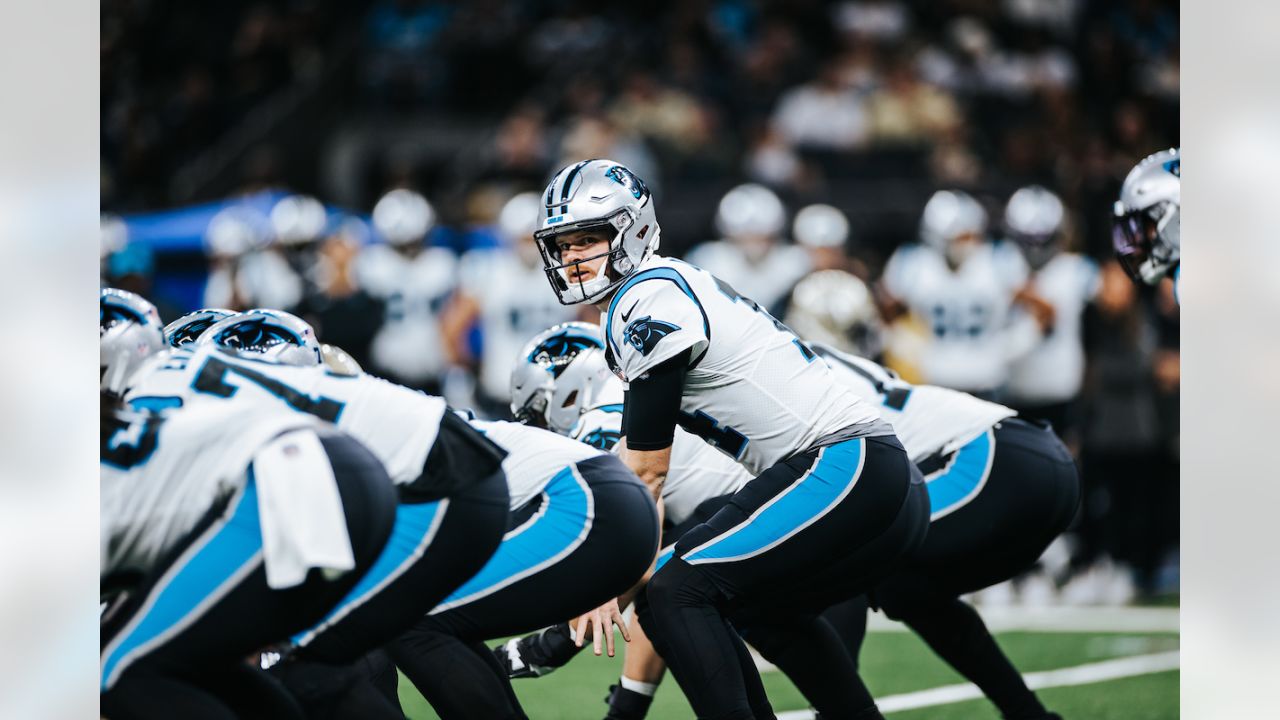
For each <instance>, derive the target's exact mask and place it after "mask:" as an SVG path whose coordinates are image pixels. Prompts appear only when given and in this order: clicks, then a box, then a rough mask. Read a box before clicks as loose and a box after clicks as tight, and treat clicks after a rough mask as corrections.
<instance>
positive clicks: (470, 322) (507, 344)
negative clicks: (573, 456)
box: [441, 193, 575, 417]
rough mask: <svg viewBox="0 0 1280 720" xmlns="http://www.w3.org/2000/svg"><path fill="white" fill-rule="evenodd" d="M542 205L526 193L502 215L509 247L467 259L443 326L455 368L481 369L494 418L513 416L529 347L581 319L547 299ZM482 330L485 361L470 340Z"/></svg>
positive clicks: (481, 389) (479, 399)
mask: <svg viewBox="0 0 1280 720" xmlns="http://www.w3.org/2000/svg"><path fill="white" fill-rule="evenodd" d="M538 206H539V200H538V196H537V194H536V193H521V194H519V195H516V196H515V197H513V198H511V199H510V200H508V201H507V203H506V205H504V206H503V208H502V211H501V213H500V214H499V215H498V232H499V233H500V235H501V237H502V240H503V245H502V246H501V247H499V248H494V249H478V250H471V251H469V252H467V253H466V254H465V255H463V256H462V259H461V261H460V263H459V269H458V276H459V283H458V290H457V292H456V293H454V296H453V298H452V299H451V300H450V301H449V304H448V306H447V307H446V309H445V310H444V317H443V318H442V319H441V326H442V329H443V332H444V337H445V343H446V348H447V349H448V351H449V353H450V355H451V359H452V361H453V362H455V363H458V364H470V365H473V366H474V365H478V366H479V367H478V370H477V375H478V383H477V385H478V387H477V390H478V392H477V393H476V396H475V401H476V403H477V404H478V405H479V406H480V407H481V408H482V409H483V410H484V411H485V412H486V413H488V414H489V415H491V416H495V417H501V416H504V415H505V414H506V412H507V405H508V403H509V402H510V396H509V394H508V393H509V390H510V383H511V368H512V367H513V364H514V362H515V357H516V353H517V352H518V351H519V350H520V348H521V347H522V346H523V345H524V343H525V341H526V340H528V338H529V337H530V336H532V335H533V334H534V333H536V332H539V331H541V330H545V329H546V328H548V327H550V326H552V325H555V324H557V323H562V322H567V321H569V320H572V319H573V318H574V315H575V312H574V309H573V308H569V307H566V306H564V305H562V304H560V303H558V302H556V299H555V298H554V297H549V296H548V295H547V292H546V286H545V284H546V276H545V275H544V274H543V269H542V263H541V261H540V259H539V256H538V249H537V247H536V245H535V244H534V240H533V231H534V229H535V224H534V219H535V218H536V217H537V214H538ZM476 325H478V326H479V331H480V349H479V355H478V356H477V355H475V353H474V351H473V345H472V343H471V335H470V333H471V332H472V330H473V327H474V326H476ZM455 402H456V401H455Z"/></svg>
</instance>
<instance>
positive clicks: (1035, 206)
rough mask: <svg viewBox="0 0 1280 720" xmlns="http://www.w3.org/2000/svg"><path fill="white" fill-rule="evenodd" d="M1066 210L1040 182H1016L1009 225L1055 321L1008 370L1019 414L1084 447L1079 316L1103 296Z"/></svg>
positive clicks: (1010, 390)
mask: <svg viewBox="0 0 1280 720" xmlns="http://www.w3.org/2000/svg"><path fill="white" fill-rule="evenodd" d="M1066 220H1067V217H1066V210H1065V208H1064V206H1063V204H1062V201H1061V200H1060V199H1059V198H1058V196H1057V195H1055V194H1054V193H1052V192H1051V191H1049V190H1047V189H1045V188H1043V187H1040V186H1039V185H1028V186H1026V187H1023V188H1019V189H1018V190H1017V191H1016V192H1015V193H1013V195H1012V196H1010V197H1009V202H1008V203H1007V204H1006V205H1005V210H1004V229H1005V233H1006V236H1007V238H1008V239H1009V240H1011V241H1013V242H1014V243H1015V244H1016V245H1017V246H1018V248H1019V249H1021V250H1022V255H1023V257H1024V258H1026V261H1027V266H1028V267H1029V269H1030V271H1031V275H1030V283H1029V284H1030V287H1031V289H1032V290H1033V291H1034V292H1035V293H1036V295H1038V296H1039V297H1041V298H1044V300H1045V301H1046V302H1048V303H1049V304H1050V305H1052V306H1053V324H1052V325H1051V326H1050V328H1049V329H1048V331H1047V332H1046V333H1045V334H1044V337H1043V338H1042V339H1041V340H1040V342H1038V343H1037V344H1036V345H1035V347H1034V348H1033V349H1032V350H1031V351H1030V352H1029V353H1027V354H1026V355H1024V356H1023V357H1021V358H1019V359H1017V360H1015V361H1014V363H1013V365H1012V366H1011V368H1010V371H1009V387H1008V401H1009V404H1010V405H1012V406H1014V407H1015V408H1017V409H1018V413H1019V414H1020V415H1022V416H1024V417H1027V418H1032V419H1040V420H1047V421H1048V422H1050V423H1052V424H1053V427H1054V429H1055V430H1056V431H1057V433H1058V434H1059V435H1060V436H1061V437H1063V438H1064V439H1066V440H1067V444H1068V445H1069V446H1070V447H1073V448H1075V449H1076V451H1078V450H1079V446H1080V437H1079V432H1078V424H1079V417H1078V408H1077V407H1076V400H1077V399H1078V398H1079V396H1080V388H1081V385H1082V384H1083V383H1084V371H1085V355H1084V334H1083V327H1082V324H1081V323H1082V320H1083V317H1084V311H1085V307H1086V306H1087V305H1088V304H1089V303H1090V302H1092V300H1093V298H1094V297H1095V296H1096V295H1097V294H1098V288H1099V280H1098V266H1097V264H1096V263H1094V262H1093V261H1092V260H1090V259H1089V258H1087V257H1085V256H1083V255H1080V254H1078V253H1075V252H1071V251H1069V250H1068V249H1067V248H1066V244H1067V241H1066V227H1065V225H1066Z"/></svg>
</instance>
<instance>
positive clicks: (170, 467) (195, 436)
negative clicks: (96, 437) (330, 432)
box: [100, 403, 320, 576]
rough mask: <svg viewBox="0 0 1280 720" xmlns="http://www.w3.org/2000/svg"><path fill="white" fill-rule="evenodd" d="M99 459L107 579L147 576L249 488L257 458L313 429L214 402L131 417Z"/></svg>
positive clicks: (295, 417) (305, 420)
mask: <svg viewBox="0 0 1280 720" xmlns="http://www.w3.org/2000/svg"><path fill="white" fill-rule="evenodd" d="M123 417H127V419H128V420H129V421H131V422H129V423H128V424H124V423H122V424H121V427H120V428H119V429H117V430H116V431H115V432H114V433H113V434H112V435H111V437H110V438H108V439H107V444H106V446H105V447H104V448H103V450H102V456H101V463H100V467H101V481H102V482H101V500H100V502H101V505H100V511H101V523H102V524H101V530H100V533H101V542H102V555H101V561H102V562H101V573H102V575H103V576H106V575H107V574H109V573H112V572H117V571H134V572H142V573H145V572H148V571H150V570H152V569H153V568H154V567H155V565H156V563H157V562H158V561H159V560H160V559H161V558H162V557H164V556H165V554H166V553H167V552H168V551H169V550H171V549H172V548H173V547H174V546H175V545H176V544H177V543H178V542H179V541H181V540H182V539H183V538H184V537H185V536H186V535H187V534H188V533H190V532H191V531H192V530H193V529H194V528H195V526H196V525H197V524H198V523H199V522H200V520H201V519H202V518H203V517H204V516H205V514H206V513H208V512H209V510H210V508H212V507H213V505H214V504H215V503H217V502H219V501H221V500H223V499H225V498H228V497H230V496H231V495H232V494H233V493H235V492H236V491H237V490H239V489H240V488H241V487H243V486H244V484H245V482H246V477H247V476H246V473H245V470H246V468H247V467H248V466H249V463H250V461H251V460H252V459H253V457H254V455H255V454H256V453H257V452H258V450H259V449H261V448H262V447H263V446H264V445H266V444H267V443H268V442H270V441H271V440H273V439H274V438H276V437H277V436H279V435H280V434H281V433H284V432H287V431H290V430H296V429H306V428H314V427H316V426H318V425H320V421H319V420H317V419H316V418H314V417H311V416H310V415H306V414H303V413H295V412H288V411H282V410H274V409H269V408H263V409H259V410H258V411H255V412H252V413H245V412H244V409H243V407H237V406H235V405H233V404H231V403H223V404H218V403H208V404H202V405H199V406H193V407H191V408H186V409H183V410H180V411H177V412H171V413H164V414H159V413H127V414H126V415H122V418H123Z"/></svg>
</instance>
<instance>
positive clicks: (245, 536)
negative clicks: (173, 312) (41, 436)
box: [100, 289, 395, 718]
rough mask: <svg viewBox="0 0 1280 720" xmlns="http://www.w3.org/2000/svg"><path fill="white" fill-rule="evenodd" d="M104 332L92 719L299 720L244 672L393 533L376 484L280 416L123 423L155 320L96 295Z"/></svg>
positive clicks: (341, 447)
mask: <svg viewBox="0 0 1280 720" xmlns="http://www.w3.org/2000/svg"><path fill="white" fill-rule="evenodd" d="M101 326H102V338H101V339H102V370H103V390H104V392H103V394H102V418H101V419H102V448H101V471H102V508H101V510H102V518H101V520H102V523H101V524H102V528H101V529H102V563H101V565H102V569H101V573H102V589H103V594H104V597H108V598H110V606H109V607H108V609H107V610H106V611H105V613H104V616H103V619H102V629H101V635H102V645H103V647H102V676H101V683H100V691H101V692H102V709H103V713H104V715H106V716H108V717H112V718H170V717H189V718H213V717H216V718H223V717H227V716H229V714H231V713H233V712H234V713H235V714H236V715H237V716H248V715H253V716H255V717H256V716H258V713H266V714H267V715H268V716H271V717H301V715H300V710H299V709H298V708H297V707H296V706H294V705H293V703H292V700H291V699H290V698H289V697H288V696H287V695H284V694H283V693H279V692H278V691H274V690H273V687H274V686H273V685H272V684H271V683H270V682H266V681H265V680H264V678H262V677H261V676H260V672H259V671H256V670H254V669H253V668H251V667H249V666H247V665H246V664H245V663H244V658H245V657H247V656H248V655H249V654H251V653H254V652H257V651H258V650H259V649H260V648H262V647H263V646H265V645H267V644H269V643H272V642H276V641H281V640H284V639H286V638H288V637H289V635H290V634H292V633H294V632H298V631H300V630H302V629H304V628H306V627H307V626H308V625H310V624H312V623H314V622H316V621H318V620H319V619H320V618H321V617H323V616H324V614H325V613H326V612H327V611H328V610H329V608H331V607H332V606H333V605H334V604H335V603H337V602H338V600H340V599H341V598H342V597H343V596H344V595H345V594H346V593H347V592H349V591H350V590H351V588H352V587H353V586H354V585H355V583H356V582H357V581H358V580H359V579H360V578H361V577H362V576H363V575H364V574H365V572H366V571H367V570H368V569H369V568H370V567H371V566H372V564H373V562H374V559H375V558H376V557H377V556H378V553H379V551H380V550H381V549H382V547H383V545H384V543H385V542H386V540H387V538H388V536H389V535H390V533H391V526H392V522H393V517H394V508H395V495H394V491H393V489H392V485H391V482H390V479H389V478H388V477H387V474H386V471H385V470H384V469H383V467H382V465H381V464H380V463H378V462H377V460H376V459H375V458H374V457H373V456H372V455H371V454H370V453H369V451H368V450H366V449H365V448H364V447H362V446H361V445H360V444H359V443H357V442H355V441H354V440H352V439H350V438H348V437H346V436H344V435H342V434H340V433H338V432H336V431H335V430H333V429H332V428H329V427H327V426H325V425H324V424H323V423H321V422H320V421H319V420H317V419H315V418H313V417H310V416H307V415H302V414H298V413H293V412H290V411H287V410H273V409H271V408H259V409H256V410H254V411H253V412H244V411H243V408H240V407H236V406H232V405H220V406H218V405H209V406H201V407H199V408H182V409H173V410H169V411H166V412H165V413H163V414H159V413H152V412H148V411H142V412H137V411H133V412H130V411H127V410H125V408H124V406H123V404H122V403H121V402H120V399H119V396H118V394H119V393H120V392H121V391H122V390H123V389H124V387H125V382H126V381H127V379H128V377H129V376H130V375H131V374H132V372H133V371H134V370H135V369H136V368H137V367H138V365H139V363H140V362H143V361H145V359H146V358H147V356H148V355H150V354H152V353H154V352H157V351H159V350H160V349H161V348H162V347H163V343H164V341H163V338H162V336H161V330H160V326H159V318H158V317H157V316H156V315H155V310H154V307H153V306H151V304H150V303H148V302H147V301H145V300H143V299H142V298H140V297H137V296H136V295H133V294H132V293H126V292H123V291H119V290H112V289H107V290H104V291H103V293H102V324H101ZM313 571H314V572H313Z"/></svg>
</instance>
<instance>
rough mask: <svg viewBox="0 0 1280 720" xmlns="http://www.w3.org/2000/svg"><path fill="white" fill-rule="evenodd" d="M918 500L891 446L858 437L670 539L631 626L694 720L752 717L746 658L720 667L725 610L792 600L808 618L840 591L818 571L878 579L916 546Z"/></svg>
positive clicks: (751, 670) (750, 490)
mask: <svg viewBox="0 0 1280 720" xmlns="http://www.w3.org/2000/svg"><path fill="white" fill-rule="evenodd" d="M925 503H926V501H925V498H924V492H923V488H922V487H920V486H919V485H913V484H912V469H911V465H910V462H909V461H908V460H907V458H906V453H905V452H904V451H903V450H902V447H901V445H900V444H899V443H898V442H897V440H896V438H893V437H891V436H890V437H884V438H859V439H855V440H849V441H844V442H841V443H837V444H834V445H832V446H829V447H824V448H822V449H821V450H818V451H810V452H807V453H801V454H800V455H797V456H795V457H793V458H791V459H789V460H787V461H784V462H781V463H779V464H777V465H775V466H774V467H772V468H770V469H768V470H766V471H765V472H764V473H762V474H761V475H760V476H759V477H757V478H756V479H755V480H753V481H751V482H750V483H748V484H747V485H746V486H745V487H744V488H743V489H742V490H741V491H739V492H738V493H737V494H736V495H735V496H734V499H733V500H732V501H731V502H730V503H729V504H728V505H727V506H726V507H724V508H723V509H721V510H720V512H718V513H717V514H716V515H715V516H714V517H712V518H711V519H710V520H709V521H708V522H707V523H705V524H703V525H700V526H698V527H697V528H694V529H693V530H692V531H690V532H689V533H688V534H686V535H685V536H684V537H682V538H681V539H680V541H679V542H678V543H677V545H676V550H675V555H676V557H674V558H673V559H672V560H671V561H670V562H668V563H667V564H666V565H664V567H663V568H662V569H661V570H659V571H658V572H657V573H656V574H655V575H654V577H653V579H652V580H651V581H650V584H649V587H648V588H647V591H646V594H647V596H648V605H649V606H650V608H651V610H652V611H651V612H648V613H641V616H640V617H641V622H643V623H651V624H650V625H647V626H646V630H648V631H649V633H650V637H651V638H653V639H654V643H655V646H657V647H658V649H659V652H661V653H662V656H663V657H664V659H666V660H667V662H668V664H669V666H670V667H671V670H672V673H673V675H674V676H675V677H676V679H677V681H679V682H680V685H681V687H682V688H683V689H684V690H685V694H686V695H687V696H689V699H690V703H691V704H692V705H693V707H694V709H695V711H697V712H698V713H699V716H700V717H749V716H751V713H752V711H751V708H750V702H749V698H748V694H747V691H746V686H747V683H748V681H749V680H750V681H751V682H752V683H753V684H754V683H758V682H759V674H758V673H757V671H756V670H755V667H754V665H753V664H751V663H750V662H749V657H748V662H745V663H743V662H739V663H731V662H726V659H727V658H732V657H734V656H735V655H736V654H737V653H736V650H735V648H734V644H735V642H738V643H740V639H738V637H737V634H736V632H734V630H733V628H732V627H731V626H729V624H728V623H727V622H726V620H725V612H727V611H729V610H730V609H731V607H736V606H742V605H747V604H750V603H752V602H755V601H756V600H757V599H760V598H768V599H769V600H770V602H772V601H773V600H775V599H780V598H781V597H783V596H785V595H786V594H791V593H793V592H797V591H798V592H799V593H800V594H803V595H805V596H806V597H809V598H810V600H811V602H812V603H819V604H814V606H813V608H812V609H813V610H815V611H816V610H818V609H820V608H821V607H823V606H825V605H826V604H830V602H832V601H834V599H836V598H834V597H828V596H829V595H830V594H831V593H833V592H834V593H844V594H845V595H844V596H848V595H850V594H852V593H853V588H849V587H846V586H845V584H844V583H843V582H842V583H837V584H827V583H826V580H827V579H829V578H828V577H827V576H828V573H830V572H833V571H834V572H838V573H841V574H842V577H844V578H853V579H855V581H863V580H865V581H866V582H868V583H869V582H870V579H872V578H878V577H880V576H881V575H883V574H886V573H887V572H888V571H889V570H890V569H891V568H892V567H893V566H894V564H895V563H896V562H898V560H899V559H900V558H901V556H903V555H904V554H905V553H907V552H910V551H911V550H913V549H914V547H915V545H917V544H918V543H919V542H920V540H921V539H922V537H923V529H924V527H925V523H926V522H927V507H926V504H925ZM882 536H883V541H882V542H876V541H877V540H881V539H882ZM864 550H865V551H866V552H862V551H864ZM819 580H821V581H819ZM824 601H825V602H824Z"/></svg>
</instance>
